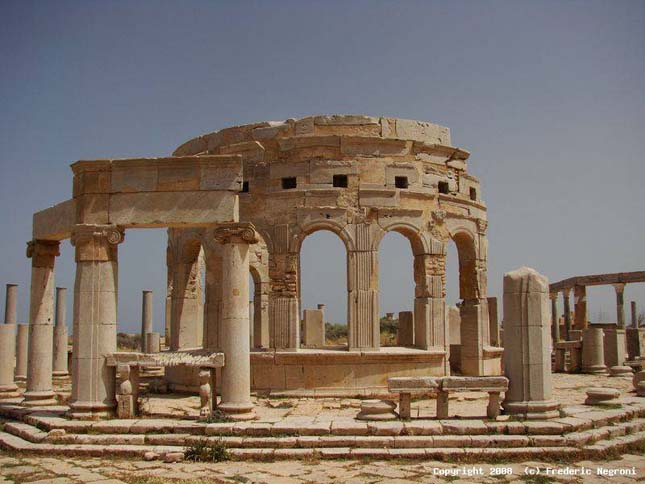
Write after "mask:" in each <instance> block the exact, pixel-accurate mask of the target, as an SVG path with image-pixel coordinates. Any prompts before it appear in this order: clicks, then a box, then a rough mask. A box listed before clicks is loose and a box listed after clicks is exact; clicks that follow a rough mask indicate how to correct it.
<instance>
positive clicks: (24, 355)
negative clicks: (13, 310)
mask: <svg viewBox="0 0 645 484" xmlns="http://www.w3.org/2000/svg"><path fill="white" fill-rule="evenodd" d="M16 329H17V332H16V381H25V380H27V365H28V361H29V325H28V324H18V325H16Z"/></svg>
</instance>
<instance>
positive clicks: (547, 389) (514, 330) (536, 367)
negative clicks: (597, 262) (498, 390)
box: [462, 267, 559, 419]
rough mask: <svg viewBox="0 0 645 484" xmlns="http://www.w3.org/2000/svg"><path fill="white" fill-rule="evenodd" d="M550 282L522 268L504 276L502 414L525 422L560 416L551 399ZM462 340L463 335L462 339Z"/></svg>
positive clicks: (555, 403) (557, 406)
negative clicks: (505, 381) (504, 384)
mask: <svg viewBox="0 0 645 484" xmlns="http://www.w3.org/2000/svg"><path fill="white" fill-rule="evenodd" d="M550 327H551V308H550V307H549V282H548V280H547V278H546V277H544V276H542V275H541V274H539V273H538V272H536V271H535V270H534V269H530V268H528V267H522V268H520V269H518V270H516V271H513V272H509V273H507V274H506V275H504V367H505V373H506V376H507V378H508V379H509V388H508V391H507V392H506V398H505V400H504V404H503V407H504V411H505V412H506V413H508V414H512V415H516V416H518V417H520V418H526V419H543V418H552V417H557V416H559V412H558V408H559V404H558V403H557V402H556V401H554V400H553V399H552V398H551V391H552V389H551V334H550V333H551V331H550ZM462 337H463V335H462Z"/></svg>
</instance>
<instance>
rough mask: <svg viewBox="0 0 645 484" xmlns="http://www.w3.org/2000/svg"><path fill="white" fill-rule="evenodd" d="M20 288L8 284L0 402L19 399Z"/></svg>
mask: <svg viewBox="0 0 645 484" xmlns="http://www.w3.org/2000/svg"><path fill="white" fill-rule="evenodd" d="M17 292H18V286H16V285H15V284H7V296H6V299H5V312H4V322H5V324H1V325H0V355H2V356H0V400H2V399H5V398H13V397H17V396H18V393H17V392H16V390H18V386H17V385H16V384H15V382H14V366H15V360H16V319H17V317H16V296H17Z"/></svg>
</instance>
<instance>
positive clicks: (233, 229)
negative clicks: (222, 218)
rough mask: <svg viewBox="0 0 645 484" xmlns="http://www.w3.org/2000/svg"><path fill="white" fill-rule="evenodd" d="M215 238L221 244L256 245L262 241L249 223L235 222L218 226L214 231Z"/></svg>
mask: <svg viewBox="0 0 645 484" xmlns="http://www.w3.org/2000/svg"><path fill="white" fill-rule="evenodd" d="M213 237H214V238H215V240H216V241H217V242H219V243H220V244H235V243H237V244H239V243H245V244H256V243H258V242H259V240H260V237H259V234H258V232H257V231H256V230H255V226H254V225H253V224H252V223H248V222H233V223H226V224H221V225H218V226H217V227H215V228H214V229H213Z"/></svg>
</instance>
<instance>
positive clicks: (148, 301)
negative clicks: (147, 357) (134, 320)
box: [141, 291, 152, 352]
mask: <svg viewBox="0 0 645 484" xmlns="http://www.w3.org/2000/svg"><path fill="white" fill-rule="evenodd" d="M148 333H152V291H143V292H142V300H141V351H142V352H146V351H147V348H148V343H147V338H148Z"/></svg>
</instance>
